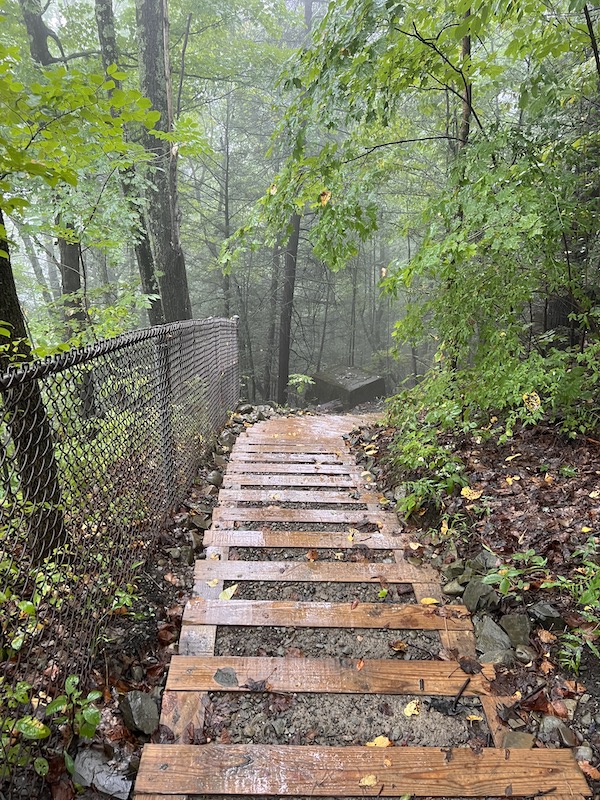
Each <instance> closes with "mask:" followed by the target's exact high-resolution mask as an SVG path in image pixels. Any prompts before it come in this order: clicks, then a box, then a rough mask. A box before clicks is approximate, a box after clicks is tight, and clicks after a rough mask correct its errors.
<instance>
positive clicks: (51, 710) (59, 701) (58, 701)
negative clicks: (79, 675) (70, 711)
mask: <svg viewBox="0 0 600 800" xmlns="http://www.w3.org/2000/svg"><path fill="white" fill-rule="evenodd" d="M68 704H69V701H68V699H67V696H66V695H64V694H61V695H60V697H55V698H54V700H52V702H51V703H48V705H47V706H46V711H45V714H46V716H47V717H49V716H50V715H51V714H56V712H57V711H64V710H65V708H66V707H67V705H68Z"/></svg>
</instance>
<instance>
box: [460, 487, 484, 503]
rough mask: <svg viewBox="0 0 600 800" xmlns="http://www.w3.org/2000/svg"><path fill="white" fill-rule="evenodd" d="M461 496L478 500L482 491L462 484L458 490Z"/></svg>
mask: <svg viewBox="0 0 600 800" xmlns="http://www.w3.org/2000/svg"><path fill="white" fill-rule="evenodd" d="M460 494H461V497H466V498H467V500H479V498H480V497H481V495H482V494H483V491H477V490H476V489H471V487H470V486H463V488H462V489H461V490H460Z"/></svg>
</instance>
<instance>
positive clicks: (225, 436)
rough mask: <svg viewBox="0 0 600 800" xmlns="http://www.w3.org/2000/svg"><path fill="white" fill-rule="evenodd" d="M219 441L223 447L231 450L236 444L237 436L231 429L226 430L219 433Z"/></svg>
mask: <svg viewBox="0 0 600 800" xmlns="http://www.w3.org/2000/svg"><path fill="white" fill-rule="evenodd" d="M218 441H219V444H220V445H221V447H226V448H227V449H229V450H231V448H232V447H233V445H234V444H235V436H234V434H233V433H232V432H231V431H228V430H225V431H222V432H221V433H220V434H219V439H218Z"/></svg>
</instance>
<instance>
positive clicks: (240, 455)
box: [232, 450, 354, 467]
mask: <svg viewBox="0 0 600 800" xmlns="http://www.w3.org/2000/svg"><path fill="white" fill-rule="evenodd" d="M257 456H260V459H261V461H266V462H279V461H281V462H283V463H284V464H293V463H300V464H343V463H344V462H347V463H348V465H349V466H352V467H354V461H350V459H344V458H342V456H341V455H339V454H337V453H322V454H321V455H316V454H310V453H306V454H304V453H247V452H244V451H243V450H240V451H235V452H234V453H233V454H232V460H235V461H237V462H238V463H242V462H247V461H251V462H253V461H256V458H257Z"/></svg>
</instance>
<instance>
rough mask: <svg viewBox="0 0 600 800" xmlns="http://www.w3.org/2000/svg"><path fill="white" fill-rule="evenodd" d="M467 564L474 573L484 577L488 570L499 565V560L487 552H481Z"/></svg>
mask: <svg viewBox="0 0 600 800" xmlns="http://www.w3.org/2000/svg"><path fill="white" fill-rule="evenodd" d="M469 564H470V566H471V569H473V570H474V571H475V572H478V573H480V574H481V575H486V574H487V573H488V572H489V571H490V570H492V569H496V568H497V567H498V566H499V565H500V559H499V558H498V556H495V555H494V554H493V553H490V551H489V550H481V552H480V553H478V554H477V555H476V556H475V558H473V559H472V560H471V561H470V562H469Z"/></svg>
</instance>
